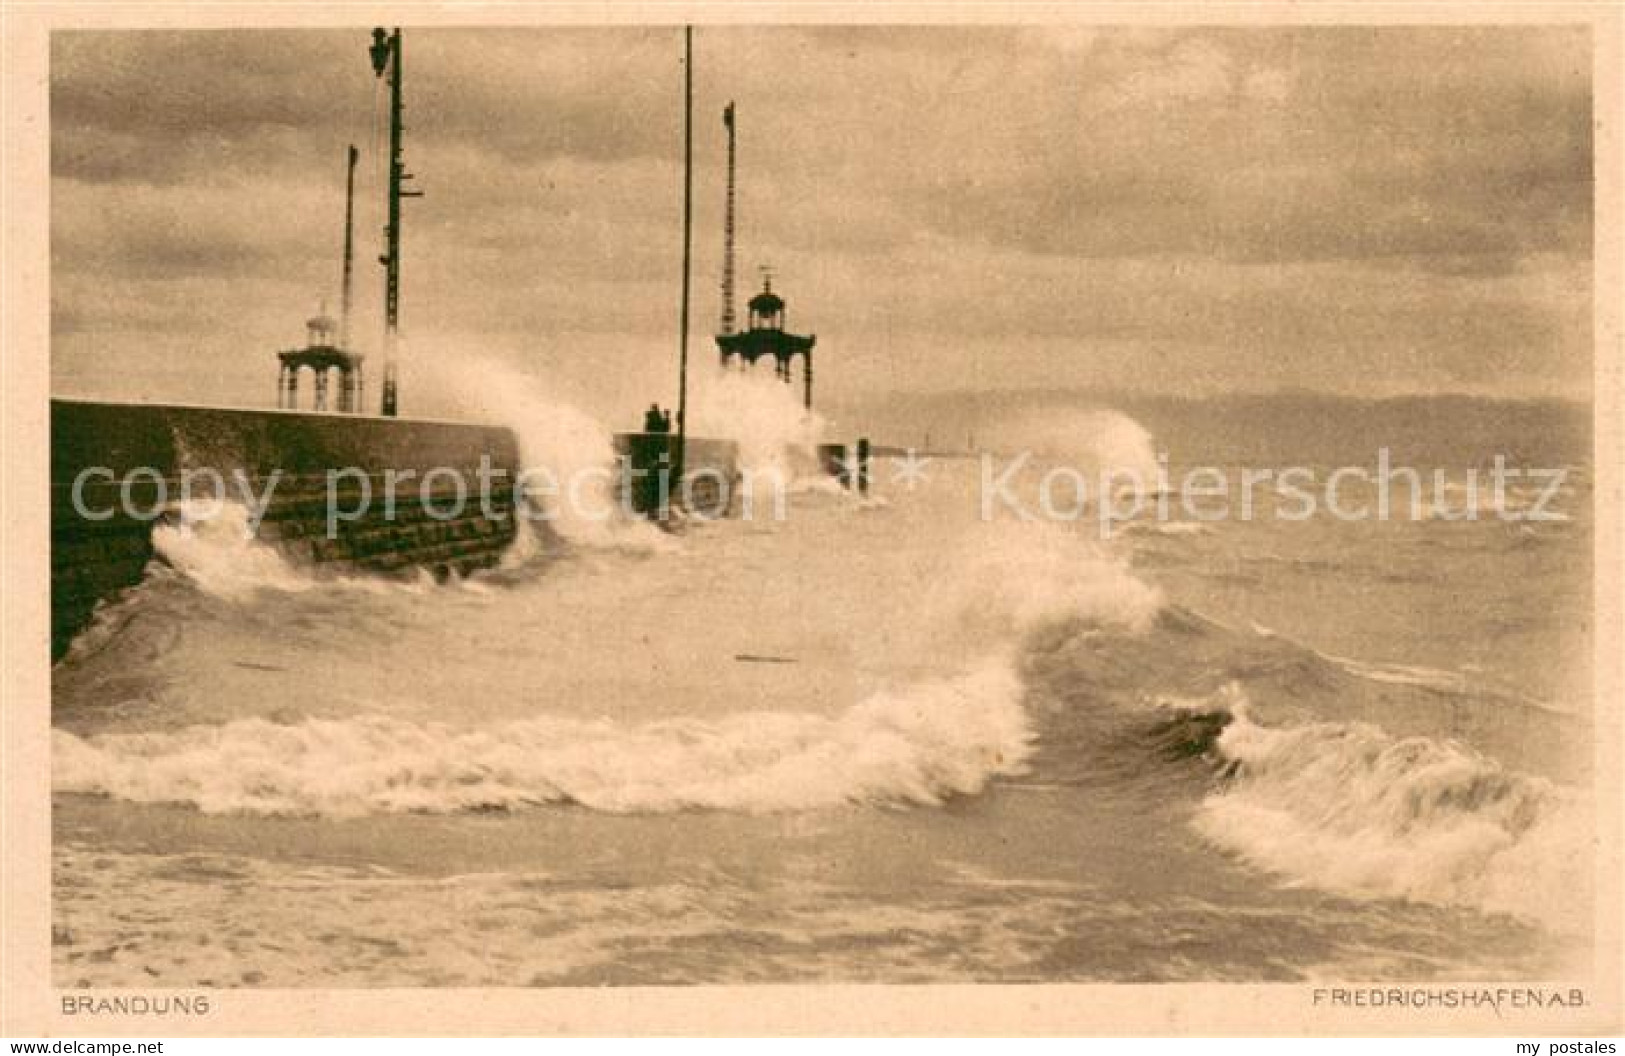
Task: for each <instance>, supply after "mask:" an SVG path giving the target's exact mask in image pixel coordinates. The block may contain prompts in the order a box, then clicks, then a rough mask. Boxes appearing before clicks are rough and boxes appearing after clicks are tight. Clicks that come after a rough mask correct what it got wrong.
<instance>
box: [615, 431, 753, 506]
mask: <svg viewBox="0 0 1625 1056" xmlns="http://www.w3.org/2000/svg"><path fill="white" fill-rule="evenodd" d="M615 454H616V455H617V457H618V458H619V459H620V463H621V478H620V479H621V482H622V487H624V488H626V489H627V491H626V496H625V499H626V502H627V503H628V504H629V505H630V506H631V508H632V509H633V510H636V511H637V512H638V513H643V514H649V515H658V514H659V512H660V511H661V510H662V509H664V508H665V507H667V506H680V507H682V508H683V509H684V510H686V511H687V512H689V513H692V514H697V515H698V516H701V517H726V516H728V515H729V514H730V513H732V512H733V510H734V508H735V507H736V505H737V504H738V499H739V495H740V481H741V476H740V472H739V445H738V444H735V443H734V442H733V441H731V440H706V439H701V438H699V437H689V438H688V439H686V440H685V441H684V442H683V455H682V458H683V478H682V481H681V482H680V483H678V482H674V481H673V479H672V472H673V471H672V466H673V465H674V464H675V462H676V459H677V437H675V436H673V435H671V434H670V433H617V434H615Z"/></svg>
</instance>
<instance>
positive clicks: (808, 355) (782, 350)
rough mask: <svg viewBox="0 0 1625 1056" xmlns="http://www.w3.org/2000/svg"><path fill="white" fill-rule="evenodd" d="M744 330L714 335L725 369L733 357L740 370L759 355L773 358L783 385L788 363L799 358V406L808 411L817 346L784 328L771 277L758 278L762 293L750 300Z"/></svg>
mask: <svg viewBox="0 0 1625 1056" xmlns="http://www.w3.org/2000/svg"><path fill="white" fill-rule="evenodd" d="M747 307H749V309H750V315H749V321H748V323H747V325H746V329H745V330H744V331H742V332H741V333H737V334H718V335H717V351H718V352H719V353H720V354H721V356H722V365H723V366H724V367H728V366H730V365H731V364H732V362H733V360H734V358H735V357H738V359H739V360H740V365H741V366H742V367H748V366H754V365H755V364H756V361H757V360H758V359H761V358H762V357H763V356H771V357H773V372H774V373H775V374H776V375H778V377H779V379H780V380H781V381H783V382H784V383H785V384H786V385H788V384H789V383H790V362H791V360H793V359H795V358H796V357H797V356H800V357H801V405H802V406H803V407H805V408H806V409H808V410H811V409H812V377H813V371H812V351H813V345H815V344H817V343H818V337H817V335H815V334H809V335H807V336H805V337H803V336H802V335H800V334H792V333H790V332H789V331H787V330H786V329H785V328H784V326H785V322H784V320H785V311H784V298H783V297H780V296H779V295H778V294H776V293H774V292H773V276H772V275H766V276H764V277H763V279H762V292H761V293H758V294H757V295H756V296H754V297H752V298H751V299H750V304H749V305H748V306H747Z"/></svg>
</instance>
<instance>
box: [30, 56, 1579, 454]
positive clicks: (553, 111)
mask: <svg viewBox="0 0 1625 1056" xmlns="http://www.w3.org/2000/svg"><path fill="white" fill-rule="evenodd" d="M369 42H370V33H369V31H368V28H367V27H358V28H357V29H355V30H342V31H333V30H312V31H257V30H234V31H182V32H176V31H163V32H157V31H112V32H100V31H98V32H89V31H59V32H57V33H56V34H54V35H53V39H52V56H51V58H52V69H51V147H52V158H51V166H52V203H51V234H52V333H53V347H52V385H53V389H54V391H55V392H56V393H58V394H60V395H84V396H96V397H105V398H117V399H137V400H172V401H179V402H188V403H216V402H219V403H228V404H233V405H246V406H271V405H274V403H275V393H276V388H275V386H276V366H275V359H274V352H275V351H277V350H278V349H285V348H291V347H297V346H299V345H301V344H303V337H304V331H303V324H304V320H305V319H306V317H308V316H310V315H312V314H313V313H315V312H316V310H317V309H318V308H319V307H320V306H321V305H322V304H323V303H324V301H325V303H326V306H327V309H328V310H329V311H330V312H334V311H336V310H337V306H338V298H339V294H338V289H339V275H340V250H341V244H342V234H343V211H344V154H345V148H346V145H347V144H348V143H351V142H354V143H355V144H356V145H357V146H358V147H360V149H361V151H362V162H361V166H360V169H359V171H358V194H359V197H360V202H359V204H358V210H359V213H360V222H359V223H358V226H357V239H358V244H359V247H360V249H359V252H358V263H357V281H356V302H357V306H356V310H355V312H354V316H353V321H352V340H353V343H354V344H355V345H356V347H357V348H358V349H359V350H360V351H363V352H368V353H375V352H376V350H377V348H378V344H379V334H380V331H381V323H380V309H379V305H380V303H381V297H382V293H381V290H382V270H383V269H382V268H380V267H378V266H377V264H376V263H375V258H376V255H377V252H378V251H379V248H380V243H381V235H380V229H381V227H382V219H381V203H382V197H383V183H382V172H383V166H384V159H383V150H382V148H383V140H382V138H381V130H382V115H383V102H384V99H385V94H384V92H383V90H382V89H381V86H380V82H378V81H377V80H376V79H375V78H374V76H373V73H372V70H371V67H370V64H369V62H368V59H367V54H366V51H367V45H368V44H369ZM1590 46H1591V42H1590V35H1589V31H1588V30H1587V29H1586V28H1584V27H1578V28H1575V27H1495V28H1450V27H1440V28H1419V27H1394V28H1380V29H1373V28H1360V27H1320V28H1307V27H1283V28H1215V27H1185V28H1155V29H1147V28H1114V27H773V28H720V27H718V28H703V27H702V28H701V29H699V30H698V31H697V32H696V35H695V70H694V73H695V87H694V113H695V139H694V151H695V155H694V157H695V175H694V193H695V227H694V300H693V325H692V327H691V342H692V344H691V349H692V354H693V355H694V356H695V357H696V363H697V364H705V365H708V364H710V363H711V362H713V361H714V358H715V353H714V346H713V344H712V341H711V335H712V334H713V333H714V332H715V329H716V325H717V318H718V315H719V311H720V297H719V293H718V277H719V274H720V262H721V257H722V220H721V214H722V202H723V190H724V180H723V172H724V158H725V145H726V140H725V138H724V137H725V132H724V128H723V124H722V121H721V112H722V107H723V106H724V104H725V103H727V102H728V101H729V100H733V101H735V102H736V103H737V106H738V130H739V161H740V173H739V270H740V275H741V279H740V284H741V296H740V299H741V301H743V299H744V298H745V297H746V296H748V295H749V294H750V293H752V292H754V289H755V288H756V287H757V286H758V284H759V277H758V276H759V273H758V270H757V269H758V267H759V266H760V265H764V264H766V265H770V266H771V267H772V269H773V274H774V276H775V278H774V284H775V289H776V290H777V291H778V292H779V293H781V294H782V295H783V296H784V297H785V299H786V300H787V302H788V315H789V323H790V328H791V329H792V330H796V331H798V332H802V333H809V332H810V333H815V334H816V335H817V337H818V345H817V350H816V352H815V356H816V372H815V378H816V382H817V390H816V392H815V399H816V400H817V401H818V402H819V404H820V406H823V407H826V408H833V409H834V410H835V412H836V413H839V411H840V410H841V409H842V408H853V407H857V406H865V407H870V408H873V407H877V406H879V407H884V406H885V405H887V404H889V403H899V404H901V403H906V402H907V401H908V400H909V399H911V398H920V399H927V398H930V397H931V396H932V394H938V395H941V394H944V393H956V392H961V391H964V390H971V391H990V390H1008V391H1023V390H1030V391H1049V392H1055V391H1063V390H1070V389H1080V390H1082V389H1109V390H1120V391H1127V392H1143V393H1174V394H1188V395H1207V394H1215V393H1226V392H1268V391H1273V390H1277V389H1312V390H1317V391H1324V392H1330V393H1339V394H1355V395H1389V394H1396V393H1436V392H1464V393H1477V394H1488V395H1505V396H1528V395H1563V396H1571V397H1576V398H1586V397H1588V395H1589V392H1590V386H1591V281H1592V279H1591V254H1592V212H1591V208H1592V207H1591V200H1592V190H1593V183H1592V145H1591V118H1592V115H1591V75H1590V70H1591V58H1590ZM405 70H406V77H405V96H406V125H407V130H406V159H407V167H408V168H409V170H410V171H412V172H413V173H414V174H415V176H416V179H415V181H414V182H415V184H416V186H417V187H418V188H419V189H421V190H422V191H424V195H425V196H424V197H423V198H421V199H414V200H411V201H408V202H407V203H406V205H405V213H406V216H405V221H404V225H403V226H404V247H403V255H402V262H403V263H402V269H403V271H402V273H403V278H402V308H401V325H402V330H403V333H404V335H405V344H404V348H403V352H402V356H403V363H402V374H403V381H402V406H403V411H404V413H408V414H410V413H412V411H413V400H414V392H413V390H412V388H411V385H412V384H414V383H418V382H416V381H415V379H416V378H417V377H418V376H419V375H420V374H421V373H422V372H421V371H420V370H418V368H419V367H422V366H424V365H425V364H426V363H427V362H428V361H429V360H433V361H434V365H435V368H436V370H439V371H445V370H452V371H457V370H462V369H464V365H465V364H467V365H468V366H467V369H468V370H470V371H476V370H479V369H482V368H481V367H479V366H478V364H481V363H485V362H496V363H499V364H502V365H504V366H506V367H508V368H511V369H512V370H514V371H517V372H520V373H522V374H525V375H528V376H530V377H532V378H535V379H537V380H538V382H539V383H540V384H542V385H544V386H546V387H547V389H548V390H549V391H551V392H554V393H557V394H558V395H559V397H560V398H562V399H566V400H570V401H573V402H575V403H578V404H580V405H582V406H584V407H586V408H587V409H589V410H591V411H593V412H594V413H597V414H600V415H604V416H608V417H611V418H613V419H615V420H616V421H617V422H621V421H622V420H624V424H626V425H628V426H630V425H633V424H635V422H636V420H637V417H638V412H639V410H640V409H641V408H642V407H645V406H647V404H648V403H649V402H650V401H651V400H656V399H658V400H661V401H662V402H674V400H675V387H676V373H677V364H676V361H677V343H678V341H677V331H678V309H679V278H680V270H679V269H680V260H681V256H680V255H681V232H682V227H681V208H682V129H683V126H682V120H683V119H682V83H683V80H682V79H683V71H682V40H681V31H680V30H676V29H672V28H650V29H642V28H616V29H581V28H571V29H546V28H522V29H478V30H452V29H428V28H424V29H413V28H410V27H409V28H408V29H407V30H406V32H405ZM369 363H370V364H375V363H376V358H374V359H373V360H370V361H369ZM696 369H697V370H698V369H700V367H699V366H697V367H696ZM374 376H376V375H374ZM421 384H428V383H427V382H423V383H420V391H421ZM374 392H376V389H374Z"/></svg>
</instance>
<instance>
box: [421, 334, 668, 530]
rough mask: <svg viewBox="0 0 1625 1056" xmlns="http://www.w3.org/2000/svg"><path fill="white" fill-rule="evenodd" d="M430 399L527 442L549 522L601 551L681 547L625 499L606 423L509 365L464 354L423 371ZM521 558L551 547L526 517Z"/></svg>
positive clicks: (526, 464)
mask: <svg viewBox="0 0 1625 1056" xmlns="http://www.w3.org/2000/svg"><path fill="white" fill-rule="evenodd" d="M420 369H421V370H423V371H424V372H425V375H426V379H425V380H428V381H432V385H430V386H429V395H428V398H429V399H430V400H431V401H432V405H433V406H434V407H436V408H438V409H439V412H440V413H443V414H445V415H446V416H448V417H453V418H463V419H466V420H470V421H478V422H485V423H489V424H491V425H499V426H506V427H507V428H509V429H512V430H513V431H514V435H515V436H516V437H517V438H518V440H519V460H520V463H521V472H522V473H523V475H524V477H525V481H526V483H527V484H529V485H530V493H531V495H532V501H533V503H534V504H535V505H536V506H538V507H539V508H540V509H541V510H543V511H545V515H546V523H547V524H548V525H549V526H550V527H551V528H553V529H555V530H556V531H557V532H558V533H559V535H561V536H563V537H564V538H565V539H567V540H568V541H569V542H571V543H573V544H576V545H579V546H588V547H594V548H607V549H629V550H669V549H671V548H673V547H675V546H676V545H677V544H676V542H675V541H674V540H673V539H672V538H671V536H669V535H667V534H666V533H664V532H662V531H660V530H659V529H658V528H656V527H654V526H653V525H652V524H650V523H649V522H648V521H647V520H645V519H644V518H642V517H638V516H636V515H628V514H627V512H626V511H625V509H624V508H623V504H622V503H621V501H620V487H619V477H618V470H617V466H618V463H617V460H616V455H615V441H614V435H613V434H612V433H611V432H610V430H609V429H607V428H606V427H605V426H604V425H603V423H601V422H599V421H598V420H597V419H596V418H594V417H592V416H591V415H589V414H587V413H586V412H584V411H582V410H580V409H579V408H577V407H575V406H574V405H572V404H570V403H569V402H568V401H565V400H562V399H560V398H558V397H557V396H555V395H554V394H552V393H549V392H548V391H546V390H545V389H544V388H543V387H542V384H541V383H540V382H539V381H538V380H537V379H536V378H534V377H531V376H530V375H528V374H523V373H520V372H519V371H517V370H515V369H513V368H512V367H509V366H507V365H505V364H503V363H498V362H496V361H493V360H490V359H485V358H481V357H479V356H477V355H473V356H457V357H454V358H452V359H446V360H435V361H433V362H432V363H429V364H425V365H422V366H421V367H420ZM521 524H522V525H523V530H522V531H521V533H520V536H519V539H518V540H517V541H516V543H515V547H514V555H513V557H514V558H520V559H522V558H524V557H527V556H529V555H530V554H531V553H533V552H535V551H536V550H537V549H540V548H541V547H543V546H544V545H545V544H544V542H543V541H542V539H541V537H540V534H539V533H537V532H535V531H533V530H531V529H532V527H533V526H532V525H531V524H530V523H529V522H528V521H525V520H523V519H522V521H521Z"/></svg>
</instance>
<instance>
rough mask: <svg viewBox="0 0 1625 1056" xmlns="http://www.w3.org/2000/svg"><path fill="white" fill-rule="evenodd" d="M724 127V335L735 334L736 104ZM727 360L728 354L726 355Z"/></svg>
mask: <svg viewBox="0 0 1625 1056" xmlns="http://www.w3.org/2000/svg"><path fill="white" fill-rule="evenodd" d="M722 125H723V127H724V128H726V129H727V130H728V194H727V198H726V199H724V202H723V212H722V327H721V333H723V334H724V335H727V334H731V333H733V332H734V319H735V317H734V104H733V103H732V102H730V103H729V104H728V105H727V106H725V107H723V108H722ZM724 358H726V353H724Z"/></svg>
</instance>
